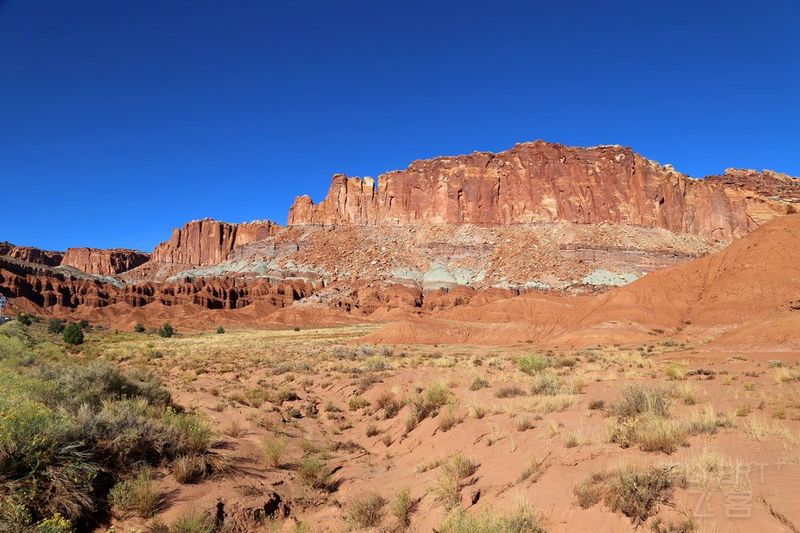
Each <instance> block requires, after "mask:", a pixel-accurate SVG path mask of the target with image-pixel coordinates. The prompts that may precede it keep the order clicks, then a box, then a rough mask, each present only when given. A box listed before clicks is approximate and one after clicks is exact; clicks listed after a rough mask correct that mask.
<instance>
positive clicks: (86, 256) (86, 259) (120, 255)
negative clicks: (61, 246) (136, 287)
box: [61, 248, 150, 276]
mask: <svg viewBox="0 0 800 533" xmlns="http://www.w3.org/2000/svg"><path fill="white" fill-rule="evenodd" d="M149 259H150V255H149V254H146V253H143V252H138V251H136V250H126V249H118V248H117V249H110V250H99V249H97V248H69V249H68V250H67V253H66V254H64V258H63V259H62V260H61V265H62V266H71V267H74V268H77V269H78V270H82V271H83V272H86V273H87V274H97V275H100V276H114V275H116V274H121V273H123V272H127V271H128V270H131V269H132V268H136V267H137V266H139V265H141V264H144V263H146V262H147V261H148V260H149Z"/></svg>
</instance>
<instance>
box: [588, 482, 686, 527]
mask: <svg viewBox="0 0 800 533" xmlns="http://www.w3.org/2000/svg"><path fill="white" fill-rule="evenodd" d="M679 482H680V483H682V479H681V478H679V477H678V476H676V475H675V473H673V471H672V470H671V469H670V468H666V467H651V468H635V467H627V468H620V469H617V470H611V471H607V472H597V473H595V474H592V475H591V476H590V477H588V478H587V479H585V480H583V481H582V482H580V483H578V484H577V485H575V487H574V488H573V493H574V494H575V497H576V499H577V502H578V505H580V506H581V507H582V508H584V509H588V508H589V507H592V506H593V505H596V504H597V503H599V502H600V501H601V500H602V501H603V503H604V504H605V505H606V506H607V507H608V508H609V509H611V510H612V511H614V512H618V513H622V514H624V515H625V516H627V517H628V518H630V519H631V523H633V524H634V525H635V526H636V527H639V526H641V525H643V524H644V523H645V522H646V521H647V519H648V518H650V517H651V516H653V515H655V514H656V512H657V511H658V505H659V504H667V503H668V502H669V500H670V498H671V496H672V492H673V490H674V487H675V486H676V485H677V484H679Z"/></svg>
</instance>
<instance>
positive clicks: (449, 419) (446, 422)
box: [439, 405, 462, 432]
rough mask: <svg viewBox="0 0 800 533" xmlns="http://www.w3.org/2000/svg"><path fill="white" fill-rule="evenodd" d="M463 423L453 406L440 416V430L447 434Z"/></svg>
mask: <svg viewBox="0 0 800 533" xmlns="http://www.w3.org/2000/svg"><path fill="white" fill-rule="evenodd" d="M461 421H462V419H461V417H459V416H457V415H456V410H455V409H454V408H453V406H452V405H451V406H449V407H448V408H447V409H446V410H445V412H444V413H442V414H441V415H439V429H441V430H442V431H445V432H446V431H450V430H451V429H453V428H454V427H455V426H456V425H457V424H459V423H460V422H461Z"/></svg>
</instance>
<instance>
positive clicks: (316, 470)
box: [297, 456, 333, 490]
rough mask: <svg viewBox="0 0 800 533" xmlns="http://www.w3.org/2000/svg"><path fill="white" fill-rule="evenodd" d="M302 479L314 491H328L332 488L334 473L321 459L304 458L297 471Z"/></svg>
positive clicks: (313, 457)
mask: <svg viewBox="0 0 800 533" xmlns="http://www.w3.org/2000/svg"><path fill="white" fill-rule="evenodd" d="M297 473H298V474H299V476H300V479H301V480H302V481H303V483H305V484H306V485H308V486H309V487H311V488H312V489H318V490H327V489H328V488H329V487H330V486H331V476H332V475H333V472H332V471H331V469H330V467H328V465H327V464H326V463H325V461H323V460H322V459H321V458H319V457H316V456H308V457H304V458H303V460H302V461H300V466H299V468H298V469H297Z"/></svg>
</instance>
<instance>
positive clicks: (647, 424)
mask: <svg viewBox="0 0 800 533" xmlns="http://www.w3.org/2000/svg"><path fill="white" fill-rule="evenodd" d="M611 412H612V413H614V414H616V416H617V420H616V421H615V422H612V423H610V424H609V426H608V440H609V441H610V442H614V443H617V444H619V445H620V446H622V447H623V448H627V447H629V446H633V445H635V444H638V445H639V447H640V448H641V449H642V450H643V451H648V452H656V451H659V452H664V453H672V452H673V451H675V449H676V448H677V447H678V446H682V445H685V444H686V438H687V430H686V428H685V427H684V425H683V424H680V423H678V422H675V421H673V420H670V419H669V418H668V417H669V397H668V393H667V391H664V390H652V389H644V388H642V387H639V386H637V385H626V386H624V387H623V388H622V397H621V398H620V399H619V400H618V401H617V402H615V403H614V404H613V405H612V406H611Z"/></svg>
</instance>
